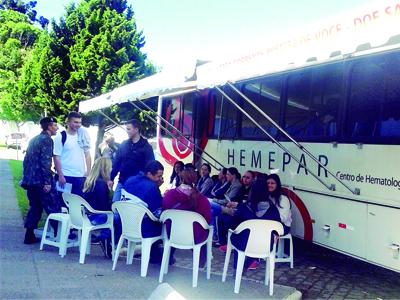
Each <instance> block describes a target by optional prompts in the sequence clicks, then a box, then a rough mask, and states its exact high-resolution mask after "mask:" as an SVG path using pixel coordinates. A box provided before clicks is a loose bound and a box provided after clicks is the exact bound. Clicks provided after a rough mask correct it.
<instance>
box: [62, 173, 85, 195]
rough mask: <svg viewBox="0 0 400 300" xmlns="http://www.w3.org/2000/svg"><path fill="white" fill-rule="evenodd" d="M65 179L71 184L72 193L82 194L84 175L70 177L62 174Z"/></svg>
mask: <svg viewBox="0 0 400 300" xmlns="http://www.w3.org/2000/svg"><path fill="white" fill-rule="evenodd" d="M64 177H65V180H66V181H67V182H68V183H70V184H72V191H71V193H72V194H75V195H79V196H81V197H82V196H83V191H82V190H83V185H84V184H85V180H86V177H72V176H64Z"/></svg>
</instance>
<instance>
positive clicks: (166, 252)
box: [158, 242, 170, 283]
mask: <svg viewBox="0 0 400 300" xmlns="http://www.w3.org/2000/svg"><path fill="white" fill-rule="evenodd" d="M169 250H170V245H169V244H168V242H166V243H164V251H163V257H162V262H161V268H160V277H159V278H158V281H159V282H160V283H161V282H163V279H164V272H165V269H166V267H167V265H168V262H169V252H170V251H169ZM165 274H166V273H165Z"/></svg>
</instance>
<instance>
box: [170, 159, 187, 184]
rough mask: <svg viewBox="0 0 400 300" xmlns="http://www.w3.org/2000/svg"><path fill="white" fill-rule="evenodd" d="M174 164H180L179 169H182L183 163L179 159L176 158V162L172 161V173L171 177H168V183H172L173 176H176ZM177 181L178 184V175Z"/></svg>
mask: <svg viewBox="0 0 400 300" xmlns="http://www.w3.org/2000/svg"><path fill="white" fill-rule="evenodd" d="M176 165H180V169H181V171H182V170H183V167H184V165H185V164H184V163H183V161H180V160H178V161H176V162H175V163H174V167H173V169H172V175H171V177H170V179H169V183H172V181H174V179H175V177H177V176H178V173H176V171H175V166H176ZM177 183H178V185H179V177H178V180H177Z"/></svg>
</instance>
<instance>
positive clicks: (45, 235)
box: [39, 218, 49, 250]
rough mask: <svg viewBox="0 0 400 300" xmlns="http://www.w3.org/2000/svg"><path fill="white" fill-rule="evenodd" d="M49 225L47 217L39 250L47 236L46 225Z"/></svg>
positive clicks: (41, 248)
mask: <svg viewBox="0 0 400 300" xmlns="http://www.w3.org/2000/svg"><path fill="white" fill-rule="evenodd" d="M48 226H49V218H47V219H46V223H45V224H44V228H43V233H42V239H41V240H40V248H39V250H43V245H44V241H45V240H46V237H47V227H48Z"/></svg>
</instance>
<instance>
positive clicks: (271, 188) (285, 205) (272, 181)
mask: <svg viewBox="0 0 400 300" xmlns="http://www.w3.org/2000/svg"><path fill="white" fill-rule="evenodd" d="M267 186H268V192H269V200H270V201H271V202H272V203H273V204H274V205H275V206H276V208H277V209H278V211H279V217H280V222H281V223H282V225H283V229H284V233H283V234H284V235H285V234H288V233H289V232H290V226H291V225H292V212H291V205H290V200H289V199H288V197H286V196H285V195H282V184H281V180H280V178H279V176H278V175H277V174H271V175H269V176H268V179H267Z"/></svg>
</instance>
